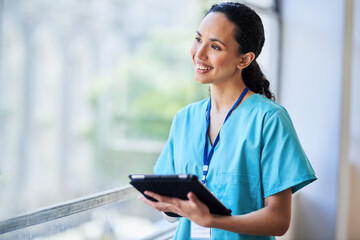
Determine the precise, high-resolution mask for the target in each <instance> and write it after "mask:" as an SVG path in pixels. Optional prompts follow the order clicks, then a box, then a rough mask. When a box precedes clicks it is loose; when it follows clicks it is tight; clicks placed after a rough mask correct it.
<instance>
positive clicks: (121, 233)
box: [0, 199, 177, 240]
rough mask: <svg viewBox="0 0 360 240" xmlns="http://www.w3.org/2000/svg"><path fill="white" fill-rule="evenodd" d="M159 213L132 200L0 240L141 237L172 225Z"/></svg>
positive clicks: (156, 232) (59, 220)
mask: <svg viewBox="0 0 360 240" xmlns="http://www.w3.org/2000/svg"><path fill="white" fill-rule="evenodd" d="M176 224H177V223H169V222H167V221H166V220H164V219H163V218H162V216H161V214H160V213H159V212H157V211H155V210H153V209H152V208H150V207H148V206H147V205H144V204H143V203H142V202H141V201H139V200H137V199H132V200H128V201H124V202H120V203H116V204H111V205H108V206H105V207H100V208H96V209H93V210H91V211H86V212H82V213H78V214H75V215H71V216H68V217H65V218H61V219H57V220H54V221H50V222H46V223H42V224H39V225H35V226H30V227H27V228H24V229H21V230H17V231H13V232H10V233H5V234H2V235H0V239H21V240H33V239H34V240H60V239H61V240H83V239H94V240H95V239H108V240H110V239H126V240H135V239H144V238H146V237H149V236H152V235H155V234H160V233H161V232H165V231H166V230H168V229H170V230H169V232H171V231H173V230H172V229H174V228H176Z"/></svg>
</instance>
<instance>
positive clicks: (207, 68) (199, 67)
mask: <svg viewBox="0 0 360 240" xmlns="http://www.w3.org/2000/svg"><path fill="white" fill-rule="evenodd" d="M195 68H196V70H198V71H200V72H208V71H210V70H211V69H213V67H211V66H208V65H204V64H198V63H197V64H196V65H195Z"/></svg>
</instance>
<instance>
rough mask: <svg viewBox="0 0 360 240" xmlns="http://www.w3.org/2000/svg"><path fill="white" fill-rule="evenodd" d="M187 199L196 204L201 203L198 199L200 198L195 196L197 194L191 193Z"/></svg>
mask: <svg viewBox="0 0 360 240" xmlns="http://www.w3.org/2000/svg"><path fill="white" fill-rule="evenodd" d="M187 197H188V199H189V200H190V201H191V202H194V203H200V202H201V201H200V200H199V199H198V197H197V196H196V195H195V193H193V192H189V193H188V194H187Z"/></svg>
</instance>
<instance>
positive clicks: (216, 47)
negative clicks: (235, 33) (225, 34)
mask: <svg viewBox="0 0 360 240" xmlns="http://www.w3.org/2000/svg"><path fill="white" fill-rule="evenodd" d="M211 47H212V48H213V49H215V50H221V48H220V47H219V46H218V45H216V44H213V45H211Z"/></svg>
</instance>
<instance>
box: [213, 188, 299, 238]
mask: <svg viewBox="0 0 360 240" xmlns="http://www.w3.org/2000/svg"><path fill="white" fill-rule="evenodd" d="M291 196H292V190H291V189H290V188H289V189H287V190H284V191H282V192H280V193H277V194H275V195H273V196H270V197H267V198H266V199H265V207H264V208H262V209H260V210H257V211H254V212H251V213H248V214H244V215H237V216H220V215H211V216H210V217H209V219H208V220H209V221H208V222H207V224H208V227H211V228H219V229H224V230H227V231H231V232H236V233H241V234H249V235H261V236H281V235H284V234H285V233H286V231H287V230H288V228H289V226H290V219H291Z"/></svg>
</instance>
